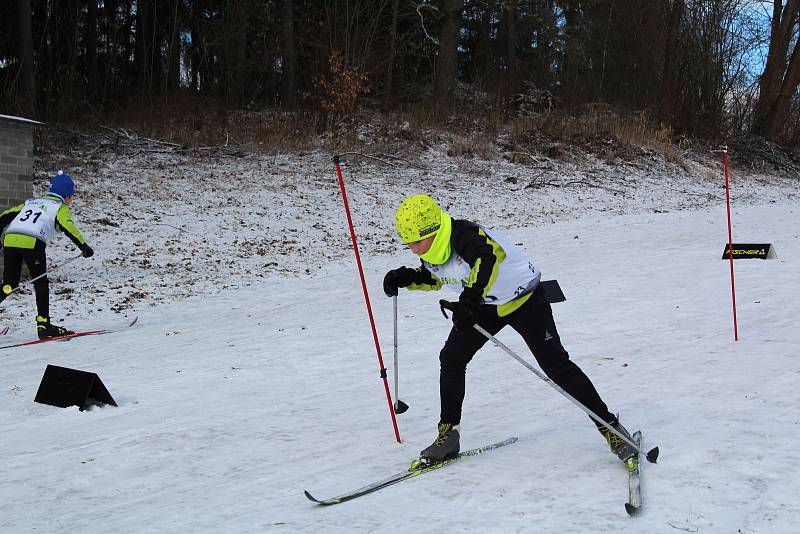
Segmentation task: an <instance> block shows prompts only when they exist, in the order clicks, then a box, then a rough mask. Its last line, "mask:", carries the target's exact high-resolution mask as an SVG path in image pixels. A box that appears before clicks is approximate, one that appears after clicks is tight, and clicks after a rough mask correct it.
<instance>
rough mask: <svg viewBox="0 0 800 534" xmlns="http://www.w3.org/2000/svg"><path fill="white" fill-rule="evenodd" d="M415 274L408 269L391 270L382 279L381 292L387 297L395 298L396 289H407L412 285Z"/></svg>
mask: <svg viewBox="0 0 800 534" xmlns="http://www.w3.org/2000/svg"><path fill="white" fill-rule="evenodd" d="M415 274H416V271H415V270H414V269H409V268H408V267H400V268H399V269H392V270H391V271H389V272H388V273H386V276H384V277H383V292H384V293H386V296H387V297H395V296H397V289H398V288H400V287H408V286H410V285H411V284H413V283H414V275H415Z"/></svg>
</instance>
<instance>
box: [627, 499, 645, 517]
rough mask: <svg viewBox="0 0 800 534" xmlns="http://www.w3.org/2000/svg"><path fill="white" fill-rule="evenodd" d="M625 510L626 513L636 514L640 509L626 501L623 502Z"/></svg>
mask: <svg viewBox="0 0 800 534" xmlns="http://www.w3.org/2000/svg"><path fill="white" fill-rule="evenodd" d="M625 511H626V512H628V515H638V514H639V512H641V511H642V509H641V508H639V507H637V506H634V505H632V504H631V503H629V502H626V503H625Z"/></svg>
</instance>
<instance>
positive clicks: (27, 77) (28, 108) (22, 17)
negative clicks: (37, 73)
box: [17, 0, 36, 116]
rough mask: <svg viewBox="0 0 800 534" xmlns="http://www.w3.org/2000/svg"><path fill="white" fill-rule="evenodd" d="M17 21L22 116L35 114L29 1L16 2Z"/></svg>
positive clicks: (19, 99)
mask: <svg viewBox="0 0 800 534" xmlns="http://www.w3.org/2000/svg"><path fill="white" fill-rule="evenodd" d="M17 19H18V20H19V30H18V31H19V33H18V37H17V42H18V43H19V57H20V65H19V86H18V87H19V98H18V102H19V109H20V112H21V113H22V114H24V115H28V116H33V115H34V113H35V112H36V83H35V78H34V74H33V38H32V34H31V0H17Z"/></svg>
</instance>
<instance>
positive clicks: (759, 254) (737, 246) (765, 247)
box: [722, 243, 777, 260]
mask: <svg viewBox="0 0 800 534" xmlns="http://www.w3.org/2000/svg"><path fill="white" fill-rule="evenodd" d="M730 251H731V249H730V245H725V250H724V251H723V253H722V259H723V260H727V259H730V257H731V254H730ZM741 258H758V259H761V260H766V259H767V258H777V256H776V255H775V249H774V248H772V244H771V243H734V244H733V259H741Z"/></svg>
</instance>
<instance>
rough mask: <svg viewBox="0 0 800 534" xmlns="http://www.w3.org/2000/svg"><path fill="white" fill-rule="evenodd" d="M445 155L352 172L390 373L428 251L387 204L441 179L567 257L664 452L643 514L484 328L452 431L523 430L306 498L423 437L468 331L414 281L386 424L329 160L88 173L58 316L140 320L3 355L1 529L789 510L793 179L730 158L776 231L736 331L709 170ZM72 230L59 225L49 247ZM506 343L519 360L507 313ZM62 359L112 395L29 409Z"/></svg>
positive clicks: (578, 526)
mask: <svg viewBox="0 0 800 534" xmlns="http://www.w3.org/2000/svg"><path fill="white" fill-rule="evenodd" d="M430 157H431V160H430V161H428V162H423V163H424V165H421V166H417V167H407V168H403V169H388V170H387V169H385V168H379V167H378V166H373V165H366V164H361V163H356V162H353V163H351V164H350V165H347V166H345V168H344V171H345V180H347V182H348V187H349V189H348V194H349V197H350V202H351V208H353V209H354V221H355V223H356V226H357V232H358V235H359V239H360V242H361V244H362V259H363V261H364V267H365V274H366V277H367V283H368V287H369V288H370V295H371V297H372V306H373V310H374V313H375V318H376V322H377V326H378V330H379V335H380V340H381V347H382V349H383V357H384V360H385V363H386V365H387V367H389V368H391V360H392V309H391V300H390V299H387V298H385V297H384V296H383V295H382V292H381V290H380V284H381V279H382V276H383V274H384V272H385V271H386V270H387V269H389V268H393V267H396V266H399V265H402V264H405V265H413V264H414V262H415V261H416V260H415V258H414V257H413V256H412V255H411V254H410V253H409V252H407V251H404V250H402V248H401V247H400V246H399V244H398V242H397V241H396V240H394V239H393V238H392V237H391V235H392V211H393V209H394V207H395V205H396V203H397V201H398V200H399V199H400V198H402V196H403V195H405V194H409V193H413V192H419V191H422V192H429V193H432V194H434V195H435V196H436V197H437V198H438V199H439V200H441V202H442V203H443V204H444V205H447V206H449V207H450V210H451V212H452V213H453V214H454V215H456V216H463V217H469V218H474V219H476V220H479V221H480V222H483V223H486V224H489V225H492V226H494V227H496V228H502V229H503V231H504V232H506V233H507V234H508V235H509V236H511V237H512V239H513V240H514V242H515V243H519V244H520V245H521V247H522V248H523V249H524V250H525V251H527V253H528V254H530V256H531V257H532V258H533V259H534V261H535V262H536V263H537V266H538V267H539V268H540V269H541V270H542V271H543V273H544V277H545V278H547V279H552V278H557V279H558V280H559V282H560V284H561V286H562V288H563V290H564V292H565V294H566V296H567V301H566V302H565V303H562V304H558V305H556V306H555V307H554V312H555V316H556V322H557V325H558V326H559V332H560V334H561V337H562V340H563V342H564V344H565V346H566V348H567V349H568V350H569V351H570V354H571V356H572V358H573V359H574V360H575V361H577V362H578V363H579V364H580V365H581V367H582V368H583V369H584V370H585V371H586V372H587V374H588V375H589V376H590V377H591V378H592V380H593V381H594V382H595V385H596V386H597V388H598V389H599V391H600V392H601V395H602V396H603V397H604V399H605V400H606V402H607V403H608V404H609V406H610V408H611V409H612V410H614V411H618V412H620V414H621V417H622V420H623V422H625V424H626V425H627V426H628V428H630V429H631V430H633V429H638V428H641V429H642V430H643V432H644V435H645V441H646V443H645V446H646V447H647V448H649V447H651V446H653V445H655V444H658V445H659V446H660V448H661V451H662V452H661V458H660V459H659V463H658V464H657V465H655V466H653V465H649V464H648V465H646V466H644V474H643V487H644V500H645V507H646V512H645V513H644V514H643V515H642V516H640V517H638V518H633V519H632V518H629V517H628V516H627V515H626V513H625V510H624V507H623V503H624V502H625V499H626V498H627V494H626V486H625V471H624V468H623V467H622V466H621V465H619V462H618V461H616V460H615V459H614V457H613V456H612V455H611V454H610V453H609V452H608V451H607V449H606V448H605V445H604V442H603V441H602V438H601V437H600V436H599V434H598V433H597V432H596V431H595V430H594V428H593V425H592V424H591V423H590V422H589V421H588V419H587V418H586V416H585V415H584V414H583V413H582V412H580V411H579V410H578V409H577V408H576V407H574V406H573V405H572V404H570V403H569V402H568V401H567V400H566V399H564V398H562V397H561V396H559V395H558V394H557V393H556V392H554V391H553V390H552V389H550V388H549V387H548V386H547V385H545V384H544V383H542V382H540V381H539V380H538V379H537V378H536V377H535V376H534V375H533V374H531V373H530V372H529V371H527V370H525V369H524V368H523V367H522V366H520V365H519V363H517V362H515V361H514V360H513V359H511V358H510V357H509V356H508V355H506V354H505V353H504V352H502V351H500V350H499V349H497V348H494V347H490V346H487V347H486V348H484V349H483V350H482V351H481V352H480V353H479V354H478V355H477V356H476V358H475V360H474V361H473V362H472V363H471V365H470V368H469V371H468V383H467V388H468V390H467V399H466V402H465V405H464V416H463V421H462V427H463V431H462V448H464V449H466V448H472V447H476V446H480V445H483V444H487V443H490V442H494V441H499V440H501V439H504V438H506V437H509V436H518V437H519V438H520V439H519V441H518V442H517V443H516V444H514V445H512V446H509V447H507V448H504V449H501V450H498V451H494V452H491V453H488V454H486V455H484V456H482V457H480V458H475V459H471V460H465V461H464V462H460V463H458V464H455V465H453V466H450V467H448V468H446V469H444V470H441V471H439V472H436V473H432V474H430V475H425V476H424V477H420V478H418V479H414V480H412V481H409V482H404V483H402V484H400V485H398V486H394V487H392V488H388V489H386V490H384V491H382V492H379V493H376V494H373V495H370V496H368V497H365V498H363V499H359V500H356V501H352V502H349V503H345V504H342V505H338V506H335V507H329V508H321V507H316V506H315V505H313V504H312V503H310V502H309V501H307V500H306V499H305V497H304V496H303V489H308V490H310V491H312V492H313V493H314V494H315V495H317V496H319V497H328V496H332V495H334V494H337V493H339V492H340V491H343V490H347V489H352V488H354V487H357V486H360V485H362V484H365V483H368V482H371V481H373V480H376V479H378V478H381V477H383V476H385V475H388V474H391V473H393V472H395V471H397V470H398V469H402V468H403V466H405V465H406V464H407V462H408V461H409V460H410V459H411V458H413V457H414V456H415V455H416V454H417V453H418V451H419V450H420V449H421V448H423V447H424V446H426V445H428V444H429V443H430V441H431V440H432V439H433V438H434V436H435V424H436V422H437V418H438V408H439V406H438V360H437V356H438V350H439V348H440V345H441V343H442V342H443V340H444V338H445V337H446V335H447V332H448V329H449V323H448V322H447V321H446V320H445V319H444V318H442V316H441V314H440V312H439V310H438V307H437V306H436V302H437V299H438V298H440V297H446V296H449V295H446V294H429V293H410V292H403V293H401V295H400V297H399V309H400V319H399V331H400V334H399V335H400V340H399V341H400V342H399V358H400V372H399V380H400V398H401V399H402V400H404V401H405V402H406V403H408V404H409V405H410V409H409V411H408V412H406V413H405V414H403V415H400V416H398V422H399V426H400V433H401V436H402V438H403V443H402V444H397V443H396V442H395V440H394V434H393V430H392V427H391V422H390V416H389V410H388V406H387V401H386V397H385V395H384V389H383V385H382V382H381V380H380V377H379V372H378V371H379V369H378V364H377V358H376V353H375V347H374V343H373V340H372V335H371V330H370V327H369V322H368V319H367V314H366V311H365V309H364V305H363V296H362V293H361V288H360V283H359V280H358V275H357V271H356V269H355V266H354V264H353V262H352V259H351V256H350V251H349V250H348V246H349V236H348V234H347V230H346V222H345V217H344V213H343V210H342V206H341V197H340V195H339V192H338V187H337V185H336V181H335V169H334V168H333V166H332V165H331V164H330V160H329V159H328V157H327V156H325V155H323V154H313V155H311V156H309V157H307V158H300V157H289V156H280V157H273V158H258V157H255V156H253V157H249V158H246V159H245V160H244V161H243V160H236V161H227V160H220V161H213V160H208V161H201V162H190V161H189V160H171V161H168V162H166V163H164V162H147V161H144V160H137V161H123V162H120V161H112V160H107V161H103V162H102V163H101V164H99V165H98V167H97V168H96V169H88V168H87V169H79V170H77V171H73V173H74V174H75V175H76V178H78V180H81V179H82V182H79V184H81V183H82V184H83V186H82V187H81V186H80V185H79V188H80V189H79V191H81V194H82V196H81V198H79V199H78V201H77V202H76V207H75V209H76V214H77V215H76V219H77V222H78V224H79V226H81V227H82V228H84V229H85V233H86V235H87V238H88V240H89V242H90V243H92V244H93V246H95V249H96V250H97V255H96V257H95V258H94V259H92V260H86V261H83V260H82V261H79V262H74V263H72V264H70V265H69V266H67V267H65V268H64V271H63V272H58V273H57V275H54V276H53V277H52V279H53V283H52V289H53V292H54V295H53V298H52V300H53V302H52V307H53V309H54V313H53V315H54V318H55V317H57V318H59V319H64V322H65V324H67V325H68V326H72V327H83V326H92V325H95V324H97V323H98V322H100V323H103V324H107V323H113V322H115V321H116V322H124V319H123V318H122V317H123V316H132V315H137V314H138V315H139V316H140V320H139V323H140V324H138V325H137V326H136V327H134V328H133V329H131V330H130V331H126V332H122V333H119V334H113V335H109V336H102V337H89V338H82V339H78V340H74V341H71V342H68V343H47V344H42V345H37V346H32V347H27V348H23V349H12V350H10V351H5V352H2V353H0V357H2V358H4V363H5V365H3V366H2V368H0V421H2V422H3V426H2V428H3V432H2V433H1V434H0V452H1V453H2V456H3V459H4V462H3V464H2V468H0V469H1V470H0V495H2V496H3V501H4V502H3V506H2V509H1V510H0V531H2V532H66V531H72V532H88V531H94V530H100V529H103V530H108V531H115V532H264V531H270V532H272V531H275V532H315V533H316V532H372V531H381V532H441V531H443V530H444V531H448V532H503V533H504V532H553V533H556V532H575V533H585V532H677V533H680V532H709V533H710V532H743V533H755V532H764V533H783V532H785V533H790V532H794V531H795V530H796V528H797V527H796V525H797V524H798V521H800V499H798V497H797V495H800V476H799V475H798V474H797V472H796V470H795V469H793V468H792V467H791V466H793V465H796V464H797V463H798V461H799V460H800V453H798V451H797V447H796V443H797V441H798V437H800V428H798V418H797V412H796V409H797V406H798V395H799V394H798V387H797V384H798V380H800V371H798V370H797V369H796V367H797V366H796V365H795V364H794V360H795V359H796V357H797V352H798V347H800V333H798V331H797V328H796V326H795V323H796V320H797V319H796V318H797V316H798V315H799V313H798V312H800V298H798V297H800V291H798V287H800V279H799V278H798V275H797V265H796V262H795V258H797V257H800V230H798V227H797V221H798V220H800V216H799V214H800V205H798V202H797V200H798V192H800V187H798V185H800V184H797V182H794V181H789V180H785V179H768V178H765V177H749V178H742V179H741V181H739V180H738V179H737V180H736V181H734V236H735V239H736V240H737V241H740V242H745V241H767V242H772V243H774V244H775V247H776V250H777V253H778V256H779V257H778V259H776V260H768V261H760V260H747V261H744V260H742V261H737V262H736V283H737V286H736V287H737V303H738V317H739V333H740V337H741V341H739V342H734V341H733V329H732V321H731V302H730V301H731V295H730V279H729V266H728V263H727V262H725V261H722V260H721V259H720V256H721V253H722V249H723V247H724V243H725V241H726V239H727V231H726V226H725V208H724V190H723V189H722V187H721V179H719V177H717V178H718V179H717V180H716V181H715V180H714V179H713V178H711V177H708V178H701V177H699V176H697V175H689V174H685V173H684V174H681V173H680V172H678V171H675V172H668V173H666V174H665V173H663V172H662V173H660V174H659V173H657V172H656V171H653V173H655V174H651V173H650V172H645V171H641V170H640V171H639V172H638V173H636V172H634V170H632V169H623V170H619V169H617V170H616V171H615V169H610V168H605V167H604V166H603V165H602V164H600V163H597V166H598V168H602V171H603V173H604V175H608V176H612V177H614V176H616V179H617V180H618V181H619V182H620V186H619V187H620V191H622V193H615V192H614V191H610V190H609V189H607V188H606V189H604V188H599V187H591V186H583V187H581V186H579V187H575V186H569V185H564V186H562V187H558V186H549V187H542V188H525V187H524V185H525V184H526V183H528V178H529V177H526V175H525V174H524V173H525V172H530V170H526V169H525V168H521V167H513V166H511V165H510V164H507V163H502V162H495V163H494V164H491V163H489V162H479V163H476V162H474V161H468V162H456V163H453V161H448V160H445V159H444V158H439V159H434V157H433V156H430ZM159 166H160V168H159ZM426 166H427V168H425V167H426ZM623 171H624V172H623ZM569 172H572V171H571V170H570V169H563V174H562V175H561V176H566V178H563V180H565V183H566V181H569V180H568V178H569V177H568V173H569ZM574 172H577V173H582V174H581V176H582V177H583V178H585V177H586V176H590V175H591V173H590V172H588V171H587V170H586V169H576V170H574ZM614 172H623V175H615V174H614ZM234 175H235V176H237V177H239V179H238V180H237V181H236V183H235V184H232V183H229V182H227V181H226V180H227V179H229V178H230V177H231V176H234ZM511 175H514V176H517V181H516V183H515V182H514V181H508V180H507V179H506V178H507V177H509V176H511ZM442 177H447V179H446V180H443V179H442ZM504 177H505V178H504ZM583 178H581V179H583ZM622 182H624V184H625V185H622ZM597 183H605V184H607V185H608V182H603V181H600V180H598V182H597ZM434 184H436V187H433V185H434ZM610 187H611V186H610ZM102 219H107V220H108V221H109V222H113V223H115V224H119V226H111V225H107V224H103V223H98V222H97V221H99V220H102ZM140 241H141V243H139V242H140ZM258 247H263V249H264V251H265V254H264V255H263V256H262V255H260V254H259V253H258V252H257V250H258ZM170 249H172V250H170ZM73 253H74V252H73V251H72V250H71V248H70V245H69V244H68V243H66V242H65V240H62V241H60V242H58V243H57V244H55V245H54V246H52V247H51V262H52V264H53V265H55V264H57V263H58V261H59V260H63V259H65V258H68V257H69V256H70V255H72V254H73ZM144 260H147V264H146V265H144V264H143V263H142V262H143V261H144ZM217 260H219V261H217ZM64 288H70V289H72V291H71V292H63V289H64ZM59 289H61V290H62V293H59ZM136 293H138V294H140V296H136ZM111 309H116V310H118V311H119V313H112V312H110V311H109V310H111ZM32 313H33V296H32V295H30V294H28V295H19V296H18V297H16V298H14V299H11V300H9V301H7V302H5V303H3V308H2V317H3V319H4V321H6V324H10V325H11V326H12V336H21V337H25V336H28V335H33V328H32V326H31V325H30V316H31V314H32ZM499 337H500V339H501V340H502V341H504V342H505V343H507V344H508V345H509V346H510V347H512V348H513V349H514V350H518V351H519V352H520V353H521V354H523V355H525V356H526V357H527V356H529V354H528V353H527V351H526V350H525V348H524V345H523V344H522V342H521V340H520V339H519V338H518V337H517V336H516V335H515V334H514V333H513V332H512V331H510V330H509V331H508V332H505V331H504V332H502V333H501V334H500V336H499ZM47 364H56V365H63V366H67V367H75V368H79V369H84V370H90V371H94V372H97V373H98V375H99V376H100V377H101V379H102V380H103V382H104V383H105V384H106V386H107V387H108V389H109V391H110V392H111V394H112V395H113V396H114V398H115V399H116V401H117V402H118V404H119V407H118V408H113V407H105V408H96V409H92V410H90V411H86V412H82V413H81V412H79V411H78V410H77V408H69V409H58V408H54V407H50V406H46V405H41V404H36V403H34V402H33V397H34V396H35V393H36V390H37V387H38V385H39V381H40V379H41V376H42V373H43V371H44V368H45V366H46V365H47ZM391 378H392V377H391V376H390V379H391ZM390 384H391V382H390Z"/></svg>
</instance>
